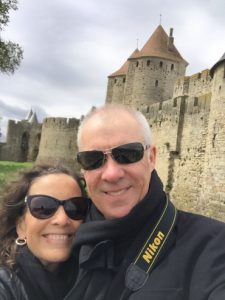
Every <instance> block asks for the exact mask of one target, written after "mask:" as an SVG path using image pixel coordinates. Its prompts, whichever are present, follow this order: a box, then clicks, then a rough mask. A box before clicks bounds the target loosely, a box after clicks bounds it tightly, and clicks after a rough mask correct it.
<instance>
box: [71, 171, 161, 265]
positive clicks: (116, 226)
mask: <svg viewBox="0 0 225 300" xmlns="http://www.w3.org/2000/svg"><path fill="white" fill-rule="evenodd" d="M164 204H165V193H164V192H163V185H162V182H161V180H160V179H159V177H158V175H157V173H156V171H153V172H152V175H151V182H150V187H149V191H148V193H147V195H146V196H145V197H144V199H143V200H142V201H141V202H140V203H138V204H137V205H136V206H135V207H134V208H133V209H132V210H131V212H130V213H129V214H128V215H127V216H125V217H123V218H120V219H115V220H105V219H104V217H103V216H102V214H101V213H100V212H99V211H98V210H97V208H96V207H95V206H94V205H92V207H91V210H90V214H89V216H88V218H87V220H86V222H85V223H84V224H82V225H81V226H80V228H79V229H78V231H77V234H76V239H75V244H74V246H75V247H78V246H81V251H80V263H81V265H82V266H85V268H89V266H88V264H87V263H86V261H88V260H89V259H90V257H91V256H92V257H93V260H92V266H93V262H94V265H95V267H96V266H97V265H99V266H100V265H102V263H103V260H104V263H105V262H106V257H107V262H106V263H107V265H108V267H109V268H116V269H117V267H118V266H119V265H120V263H121V261H122V260H123V258H124V255H125V253H126V252H127V250H128V248H129V246H130V245H131V243H132V242H133V240H134V239H135V237H136V236H137V235H139V233H140V232H141V231H142V228H143V227H144V225H145V224H146V222H148V224H152V226H153V225H154V224H155V223H156V221H157V219H158V217H159V215H160V214H161V212H162V210H163V207H164ZM149 226H150V225H149ZM149 230H150V228H149V227H148V228H147V231H146V233H147V232H148V231H149ZM144 231H145V230H144ZM145 235H146V234H145V232H144V233H143V238H144V237H145ZM109 252H111V253H110V255H108V254H109ZM112 252H113V253H112ZM103 253H105V255H106V257H105V259H100V257H102V255H104V254H103ZM98 257H99V259H100V260H98ZM109 257H111V259H109ZM93 267H94V266H93Z"/></svg>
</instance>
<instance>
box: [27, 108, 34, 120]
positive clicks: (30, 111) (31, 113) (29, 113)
mask: <svg viewBox="0 0 225 300" xmlns="http://www.w3.org/2000/svg"><path fill="white" fill-rule="evenodd" d="M32 115H33V110H32V108H31V109H30V110H29V112H28V114H27V116H26V118H25V120H26V121H28V120H29V119H30V117H31V116H32Z"/></svg>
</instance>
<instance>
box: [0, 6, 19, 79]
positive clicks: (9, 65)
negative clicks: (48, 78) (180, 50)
mask: <svg viewBox="0 0 225 300" xmlns="http://www.w3.org/2000/svg"><path fill="white" fill-rule="evenodd" d="M11 9H13V10H17V0H0V32H1V31H2V30H4V28H5V26H7V24H8V22H9V11H10V10H11ZM22 59H23V50H22V48H21V47H20V46H19V45H18V44H16V43H13V42H11V41H4V40H3V39H2V38H1V36H0V72H3V73H7V74H10V73H11V74H13V73H14V71H15V70H16V69H17V68H18V67H19V65H20V62H21V60H22Z"/></svg>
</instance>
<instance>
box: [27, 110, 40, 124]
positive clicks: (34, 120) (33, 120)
mask: <svg viewBox="0 0 225 300" xmlns="http://www.w3.org/2000/svg"><path fill="white" fill-rule="evenodd" d="M28 122H29V123H38V119H37V115H36V113H35V112H34V113H33V114H32V116H30V118H29V120H28Z"/></svg>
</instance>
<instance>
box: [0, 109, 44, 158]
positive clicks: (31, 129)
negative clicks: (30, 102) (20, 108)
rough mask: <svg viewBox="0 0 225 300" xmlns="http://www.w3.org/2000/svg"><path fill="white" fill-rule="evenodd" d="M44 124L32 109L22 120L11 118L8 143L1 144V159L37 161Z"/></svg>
mask: <svg viewBox="0 0 225 300" xmlns="http://www.w3.org/2000/svg"><path fill="white" fill-rule="evenodd" d="M41 130H42V125H41V124H39V123H38V121H37V117H36V114H35V113H34V112H33V111H32V110H31V111H30V112H29V114H28V116H27V117H26V118H25V119H24V120H22V121H15V120H9V122H8V129H7V139H6V143H1V144H0V160H11V161H18V162H26V161H35V160H36V158H37V155H38V151H39V143H40V139H41Z"/></svg>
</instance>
